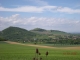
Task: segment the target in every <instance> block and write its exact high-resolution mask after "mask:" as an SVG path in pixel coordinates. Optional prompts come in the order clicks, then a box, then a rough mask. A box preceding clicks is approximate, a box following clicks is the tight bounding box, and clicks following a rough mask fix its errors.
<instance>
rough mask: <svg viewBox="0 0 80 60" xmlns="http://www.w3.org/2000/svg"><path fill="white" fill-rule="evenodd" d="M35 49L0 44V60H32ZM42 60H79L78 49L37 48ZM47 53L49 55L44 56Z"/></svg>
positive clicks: (79, 51)
mask: <svg viewBox="0 0 80 60" xmlns="http://www.w3.org/2000/svg"><path fill="white" fill-rule="evenodd" d="M35 49H36V47H31V46H27V45H26V46H25V45H19V44H8V43H6V42H0V60H33V57H35ZM38 49H39V51H40V53H41V57H42V60H80V50H79V49H71V50H70V49H54V48H38ZM46 51H48V52H49V55H48V56H47V58H46V56H45V52H46Z"/></svg>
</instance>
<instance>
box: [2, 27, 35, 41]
mask: <svg viewBox="0 0 80 60" xmlns="http://www.w3.org/2000/svg"><path fill="white" fill-rule="evenodd" d="M0 35H1V36H2V37H3V38H5V39H7V40H13V41H19V40H31V39H32V38H33V37H34V36H35V35H36V34H35V33H33V32H30V31H28V30H25V29H22V28H19V27H8V28H6V29H4V30H3V31H1V32H0Z"/></svg>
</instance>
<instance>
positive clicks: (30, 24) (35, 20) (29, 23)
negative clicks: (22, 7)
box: [0, 14, 80, 32]
mask: <svg viewBox="0 0 80 60" xmlns="http://www.w3.org/2000/svg"><path fill="white" fill-rule="evenodd" d="M9 26H18V27H22V28H25V29H32V28H36V27H40V28H44V29H56V30H62V31H67V32H71V31H72V32H74V31H76V32H80V27H79V26H80V21H79V20H69V19H64V18H46V17H29V18H21V17H20V16H19V14H15V15H12V16H10V17H5V18H4V17H0V30H2V29H4V28H5V27H9Z"/></svg>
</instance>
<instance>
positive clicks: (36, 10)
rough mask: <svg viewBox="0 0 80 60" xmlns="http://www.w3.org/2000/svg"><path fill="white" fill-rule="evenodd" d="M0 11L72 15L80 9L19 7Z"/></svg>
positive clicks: (0, 8) (1, 8)
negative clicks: (47, 12)
mask: <svg viewBox="0 0 80 60" xmlns="http://www.w3.org/2000/svg"><path fill="white" fill-rule="evenodd" d="M0 11H10V12H33V13H41V12H44V11H50V12H60V13H68V14H74V13H79V14H80V9H72V8H69V7H60V6H49V5H47V6H21V7H16V8H5V7H0Z"/></svg>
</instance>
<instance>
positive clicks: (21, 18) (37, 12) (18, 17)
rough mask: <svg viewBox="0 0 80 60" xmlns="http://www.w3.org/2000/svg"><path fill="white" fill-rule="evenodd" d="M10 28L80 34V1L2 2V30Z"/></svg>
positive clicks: (20, 0) (22, 0)
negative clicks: (42, 29) (40, 29)
mask: <svg viewBox="0 0 80 60" xmlns="http://www.w3.org/2000/svg"><path fill="white" fill-rule="evenodd" d="M9 26H16V27H21V28H24V29H27V30H30V29H33V28H44V29H48V30H50V29H53V30H61V31H65V32H80V27H79V26H80V0H0V30H3V29H5V28H7V27H9Z"/></svg>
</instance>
